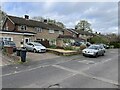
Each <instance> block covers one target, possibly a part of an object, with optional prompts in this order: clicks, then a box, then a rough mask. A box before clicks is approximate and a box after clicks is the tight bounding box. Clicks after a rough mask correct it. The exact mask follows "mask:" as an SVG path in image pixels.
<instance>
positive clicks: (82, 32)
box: [67, 29, 94, 35]
mask: <svg viewBox="0 0 120 90" xmlns="http://www.w3.org/2000/svg"><path fill="white" fill-rule="evenodd" d="M67 30H68V31H70V32H72V33H75V34H85V35H94V34H93V33H90V32H87V31H83V30H76V29H67Z"/></svg>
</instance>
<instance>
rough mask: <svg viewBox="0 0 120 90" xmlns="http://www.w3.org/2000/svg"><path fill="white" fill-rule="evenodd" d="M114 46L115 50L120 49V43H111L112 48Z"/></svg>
mask: <svg viewBox="0 0 120 90" xmlns="http://www.w3.org/2000/svg"><path fill="white" fill-rule="evenodd" d="M112 45H113V46H114V48H120V42H110V46H112Z"/></svg>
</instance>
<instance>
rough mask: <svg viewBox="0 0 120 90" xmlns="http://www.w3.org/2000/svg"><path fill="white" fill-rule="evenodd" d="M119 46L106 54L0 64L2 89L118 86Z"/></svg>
mask: <svg viewBox="0 0 120 90" xmlns="http://www.w3.org/2000/svg"><path fill="white" fill-rule="evenodd" d="M119 56H120V54H119V53H118V49H108V50H107V51H106V54H105V56H100V57H98V58H89V57H84V56H82V55H81V54H80V55H73V56H60V57H55V58H52V59H51V58H49V59H44V60H40V61H39V60H38V61H35V62H32V63H24V64H20V65H7V66H3V67H2V75H1V77H2V87H3V88H118V86H119V83H118V63H119V62H118V57H119Z"/></svg>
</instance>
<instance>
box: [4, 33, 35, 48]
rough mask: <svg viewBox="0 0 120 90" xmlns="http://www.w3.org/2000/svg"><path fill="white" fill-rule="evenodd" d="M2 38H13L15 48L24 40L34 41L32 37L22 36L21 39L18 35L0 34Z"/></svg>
mask: <svg viewBox="0 0 120 90" xmlns="http://www.w3.org/2000/svg"><path fill="white" fill-rule="evenodd" d="M2 37H11V38H13V41H14V42H15V44H16V46H17V47H20V46H21V42H22V41H23V39H24V38H30V40H31V41H34V39H35V37H34V36H24V37H23V35H18V34H2Z"/></svg>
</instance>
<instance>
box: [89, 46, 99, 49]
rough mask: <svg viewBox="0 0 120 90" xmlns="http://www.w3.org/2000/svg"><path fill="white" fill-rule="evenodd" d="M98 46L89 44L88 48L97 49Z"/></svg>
mask: <svg viewBox="0 0 120 90" xmlns="http://www.w3.org/2000/svg"><path fill="white" fill-rule="evenodd" d="M98 48H99V47H98V46H90V47H88V49H98Z"/></svg>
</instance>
